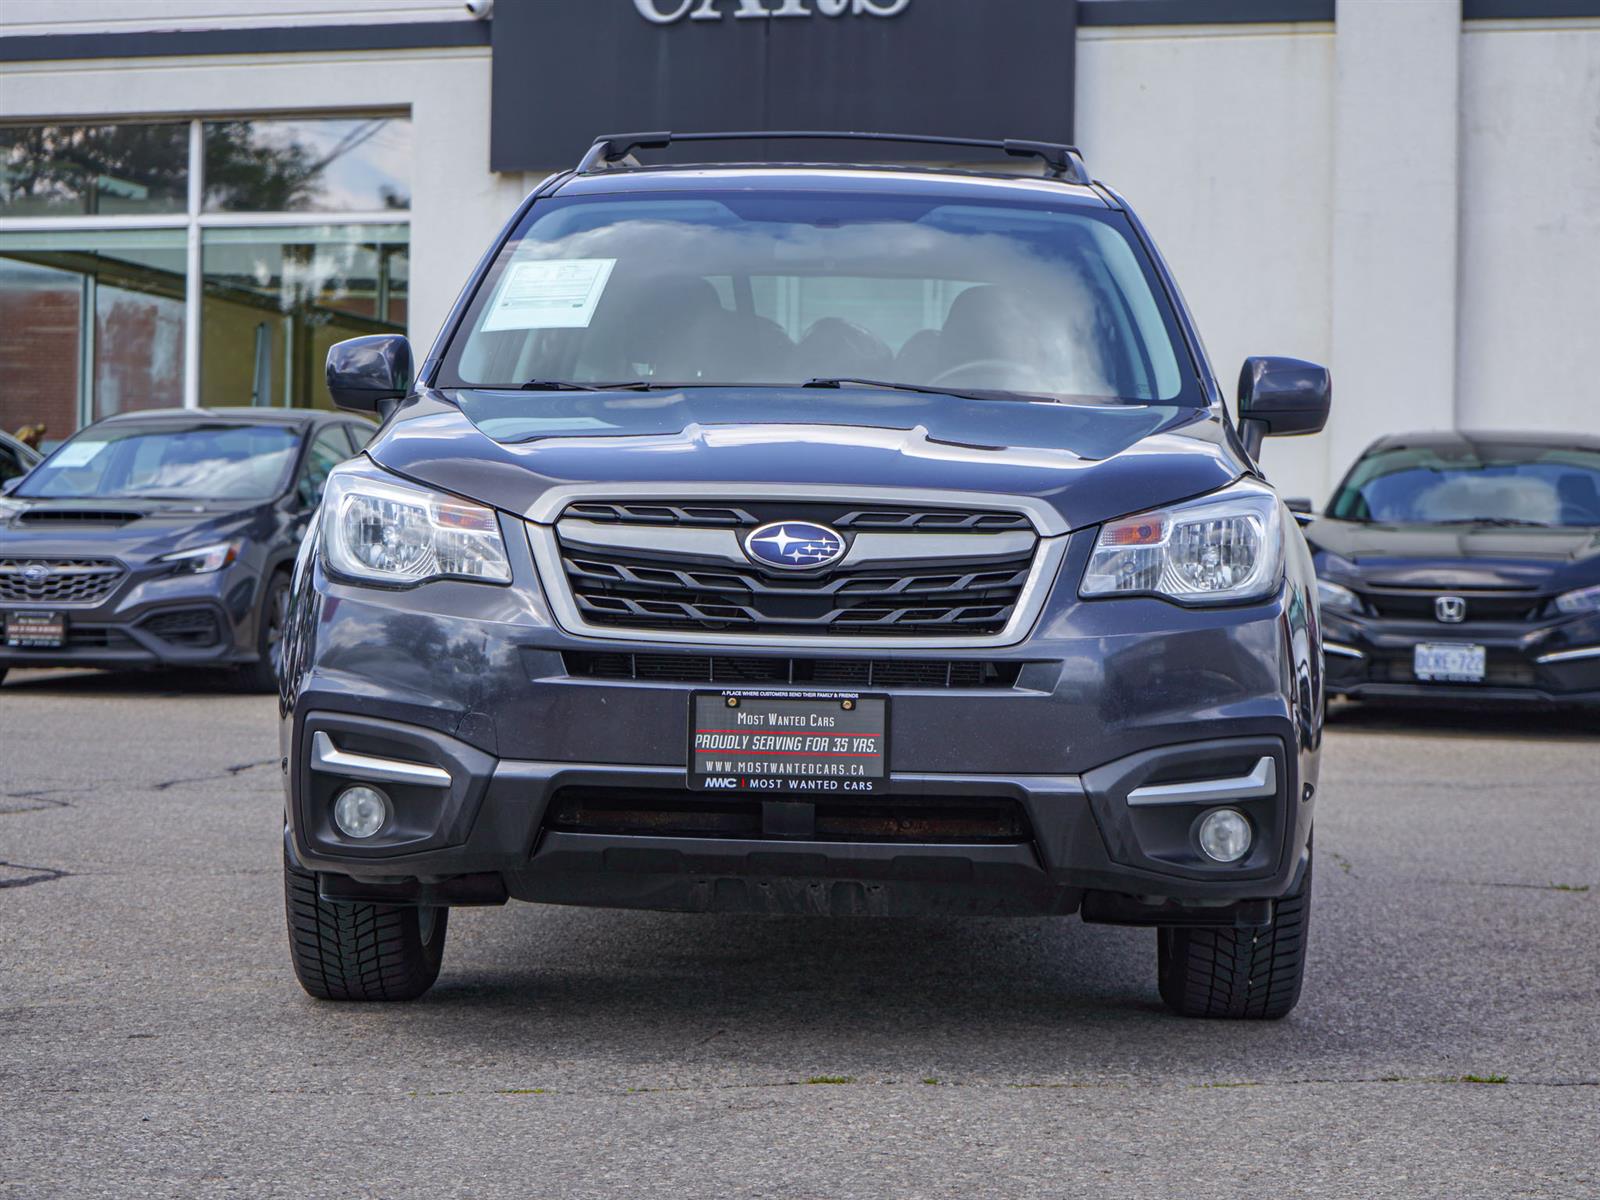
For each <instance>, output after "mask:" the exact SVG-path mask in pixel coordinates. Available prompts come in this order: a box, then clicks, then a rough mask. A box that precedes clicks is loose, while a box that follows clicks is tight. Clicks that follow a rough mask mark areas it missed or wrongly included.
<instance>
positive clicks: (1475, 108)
mask: <svg viewBox="0 0 1600 1200" xmlns="http://www.w3.org/2000/svg"><path fill="white" fill-rule="evenodd" d="M1457 361H1458V363H1459V367H1458V370H1457V387H1458V396H1459V399H1458V404H1457V419H1458V421H1459V422H1460V424H1461V425H1462V426H1463V427H1464V428H1467V429H1494V428H1507V427H1517V428H1533V429H1552V430H1565V429H1572V430H1584V431H1587V432H1589V433H1595V432H1596V431H1600V21H1589V22H1575V21H1562V22H1535V21H1506V22H1495V23H1490V22H1483V23H1473V24H1470V25H1468V26H1467V30H1466V34H1465V36H1464V37H1463V38H1462V44H1461V312H1460V335H1459V347H1458V358H1457Z"/></svg>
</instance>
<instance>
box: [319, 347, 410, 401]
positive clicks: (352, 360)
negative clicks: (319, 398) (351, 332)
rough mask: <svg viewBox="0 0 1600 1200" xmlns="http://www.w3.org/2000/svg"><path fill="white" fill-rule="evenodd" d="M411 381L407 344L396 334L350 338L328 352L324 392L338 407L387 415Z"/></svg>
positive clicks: (402, 395)
mask: <svg viewBox="0 0 1600 1200" xmlns="http://www.w3.org/2000/svg"><path fill="white" fill-rule="evenodd" d="M411 383H412V376H411V343H410V342H408V341H406V339H405V338H403V337H400V336H399V335H398V334H392V333H385V334H376V335H373V336H371V337H358V338H351V339H350V340H349V341H347V342H339V343H337V344H335V345H334V346H333V348H332V349H330V350H329V351H328V394H329V395H330V396H332V397H333V402H334V403H335V404H337V405H338V406H339V407H340V408H343V409H347V410H349V411H351V412H362V413H378V414H380V415H383V416H387V415H388V411H389V409H390V408H392V407H393V406H394V403H395V402H396V401H398V400H403V399H405V396H406V393H408V392H409V391H410V390H411Z"/></svg>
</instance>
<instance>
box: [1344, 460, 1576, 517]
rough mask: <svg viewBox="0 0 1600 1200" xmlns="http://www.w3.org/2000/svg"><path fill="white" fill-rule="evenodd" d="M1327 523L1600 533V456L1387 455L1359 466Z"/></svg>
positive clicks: (1346, 482)
mask: <svg viewBox="0 0 1600 1200" xmlns="http://www.w3.org/2000/svg"><path fill="white" fill-rule="evenodd" d="M1328 515H1329V516H1331V517H1337V518H1339V519H1340V520H1345V521H1381V522H1385V523H1396V524H1435V525H1438V524H1450V525H1549V526H1575V527H1584V526H1591V525H1600V454H1597V453H1595V452H1594V451H1590V450H1568V449H1562V448H1559V447H1541V446H1515V445H1488V444H1479V445H1465V446H1445V447H1411V448H1402V449H1395V450H1384V451H1380V452H1378V453H1376V454H1369V455H1367V456H1366V457H1365V458H1363V459H1361V460H1360V461H1359V462H1358V463H1356V465H1355V467H1354V468H1353V469H1352V470H1351V472H1350V474H1349V476H1348V477H1347V478H1346V479H1345V481H1344V482H1343V483H1342V484H1340V485H1339V490H1338V491H1337V492H1336V493H1335V494H1334V497H1333V503H1332V504H1331V505H1329V507H1328Z"/></svg>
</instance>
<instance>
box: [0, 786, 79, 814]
mask: <svg viewBox="0 0 1600 1200" xmlns="http://www.w3.org/2000/svg"><path fill="white" fill-rule="evenodd" d="M73 790H74V789H72V788H32V789H30V790H28V791H25V792H0V802H3V801H7V800H19V801H21V802H22V803H21V804H13V805H9V806H4V807H0V817H5V816H10V815H11V814H13V813H30V812H47V811H49V810H50V809H54V808H71V807H72V801H71V800H59V799H57V798H56V797H57V796H58V795H60V793H62V792H67V793H69V794H70V793H71V792H72V791H73Z"/></svg>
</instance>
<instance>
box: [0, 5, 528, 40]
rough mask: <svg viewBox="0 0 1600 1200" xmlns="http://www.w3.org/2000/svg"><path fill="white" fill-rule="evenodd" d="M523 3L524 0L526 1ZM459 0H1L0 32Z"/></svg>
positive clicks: (317, 16) (331, 18) (200, 21)
mask: <svg viewBox="0 0 1600 1200" xmlns="http://www.w3.org/2000/svg"><path fill="white" fill-rule="evenodd" d="M524 2H526V0H524ZM470 19H471V15H470V14H469V13H468V12H467V8H466V5H465V4H464V3H462V0H3V3H0V34H17V35H19V36H20V35H23V34H42V33H137V32H143V31H145V30H152V29H236V28H254V27H258V26H262V25H320V24H336V25H361V24H378V25H387V24H392V23H393V22H396V21H452V20H462V21H465V20H470Z"/></svg>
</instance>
